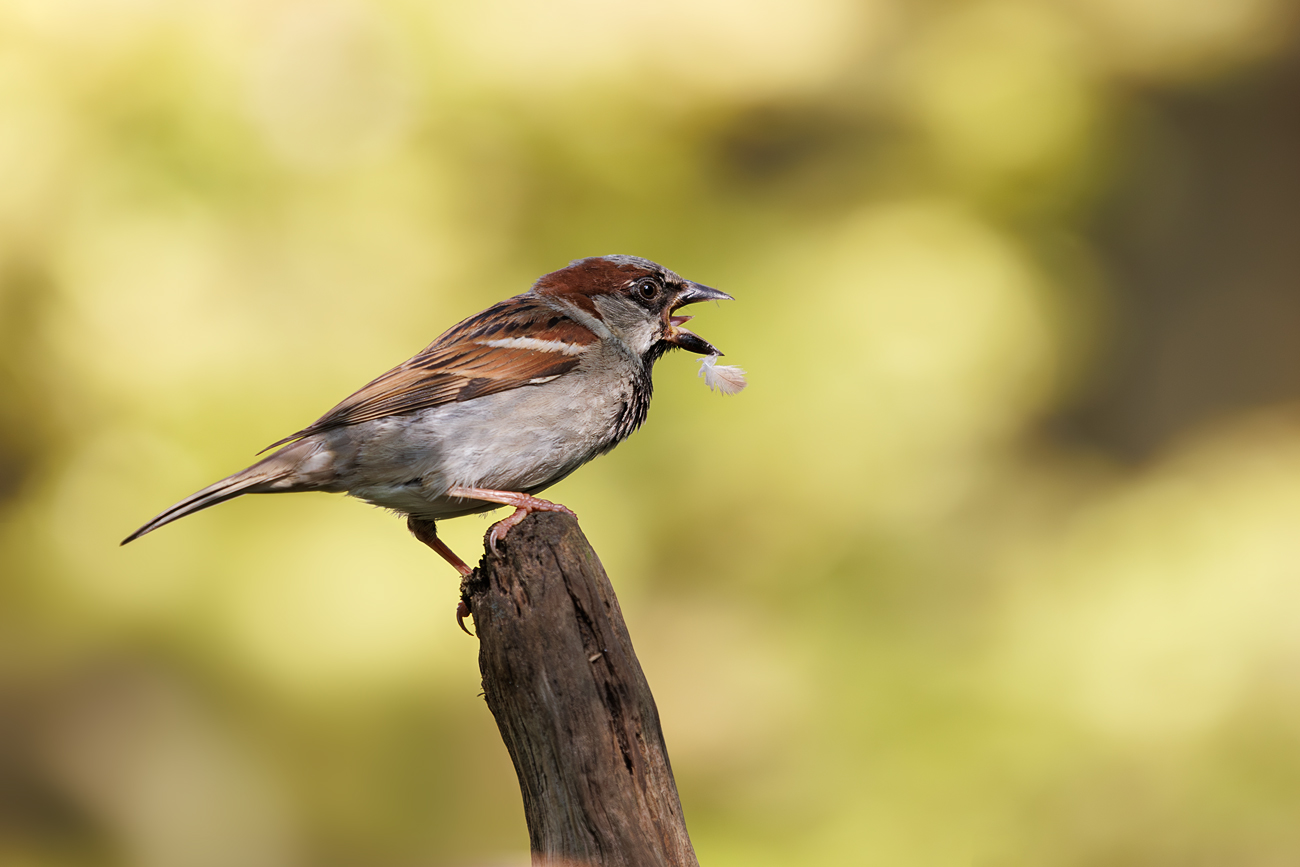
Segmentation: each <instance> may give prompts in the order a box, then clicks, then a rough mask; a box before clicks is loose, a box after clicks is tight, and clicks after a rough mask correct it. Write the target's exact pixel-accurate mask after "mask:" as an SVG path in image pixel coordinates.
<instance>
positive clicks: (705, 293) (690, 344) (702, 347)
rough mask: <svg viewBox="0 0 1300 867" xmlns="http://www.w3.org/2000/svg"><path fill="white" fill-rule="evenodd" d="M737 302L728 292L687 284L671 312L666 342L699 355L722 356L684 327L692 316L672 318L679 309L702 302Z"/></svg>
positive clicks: (714, 348) (707, 342)
mask: <svg viewBox="0 0 1300 867" xmlns="http://www.w3.org/2000/svg"><path fill="white" fill-rule="evenodd" d="M735 300H736V299H734V298H732V297H731V296H730V295H728V294H727V293H726V292H719V291H718V290H717V289H710V288H709V287H708V286H702V285H700V284H699V283H687V284H686V288H685V289H684V290H682V292H681V294H679V295H678V296H677V300H676V301H674V302H673V306H672V308H671V309H670V310H669V314H670V315H669V317H668V331H667V333H665V334H664V340H665V341H666V342H668V343H671V344H673V345H674V346H680V347H681V348H682V349H685V350H687V351H689V352H695V353H698V354H699V355H721V354H722V353H721V352H720V351H719V350H718V349H717V348H716V347H714V345H713V344H712V343H709V341H707V340H705V339H704V338H703V337H700V336H699V335H698V334H695V333H694V332H692V331H688V330H686V329H685V328H683V327H682V326H683V325H685V324H686V323H687V322H689V321H691V317H690V316H672V315H671V314H672V313H673V312H675V311H676V310H677V309H678V308H679V307H685V306H686V305H687V304H695V303H698V302H700V301H735Z"/></svg>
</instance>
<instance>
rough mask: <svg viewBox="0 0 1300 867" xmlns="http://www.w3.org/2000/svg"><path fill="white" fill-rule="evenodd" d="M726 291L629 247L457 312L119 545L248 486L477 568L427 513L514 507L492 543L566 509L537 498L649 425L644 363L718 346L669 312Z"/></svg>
mask: <svg viewBox="0 0 1300 867" xmlns="http://www.w3.org/2000/svg"><path fill="white" fill-rule="evenodd" d="M724 299H725V300H732V299H731V296H730V295H728V294H726V293H725V292H719V291H718V290H716V289H710V288H709V287H707V286H701V285H700V284H698V283H692V282H690V281H689V280H684V279H682V278H681V277H679V276H678V275H676V274H674V273H673V272H672V271H669V270H668V269H667V268H664V267H663V266H661V265H656V264H655V263H654V262H650V261H648V260H646V259H640V258H637V257H635V256H599V257H594V258H590V259H580V260H578V261H575V262H573V263H571V264H570V265H569V266H568V267H567V268H562V269H560V270H559V271H554V272H552V273H550V274H547V275H545V276H543V277H541V278H539V279H538V280H537V282H536V283H534V284H533V287H532V289H530V290H529V291H527V292H525V293H524V294H522V295H516V296H515V297H514V298H509V299H507V300H505V301H502V302H500V303H499V304H495V305H493V306H492V307H489V308H488V309H487V310H484V311H483V312H482V313H478V314H476V315H474V316H471V317H470V318H468V319H466V320H465V321H464V322H461V323H460V324H459V325H457V326H455V327H454V328H452V329H451V330H449V331H447V332H446V333H444V334H443V335H442V336H441V337H439V338H438V339H437V340H435V341H434V342H433V343H432V344H430V345H429V346H428V348H426V349H425V350H424V351H423V352H421V353H420V354H419V355H416V356H415V357H414V358H412V359H411V360H410V361H407V362H406V363H404V364H401V365H399V366H398V367H395V368H393V369H392V370H390V371H388V372H387V373H385V374H384V375H383V376H380V377H379V378H378V379H376V380H374V381H373V382H371V383H370V384H369V385H367V386H365V387H364V388H362V389H361V390H360V391H358V392H356V393H355V394H353V395H352V396H351V397H349V398H347V399H346V400H344V401H343V402H342V403H340V404H339V405H338V406H336V407H334V409H332V410H330V411H329V412H327V413H326V414H325V415H323V416H321V417H320V418H319V419H317V420H316V421H315V422H314V423H313V424H311V425H310V426H308V427H306V428H303V429H302V430H300V431H298V432H297V433H295V434H293V435H291V436H287V437H285V438H284V439H282V440H280V441H279V442H276V443H273V444H272V445H270V446H268V447H267V450H269V449H272V448H275V447H277V446H280V447H281V448H280V449H279V450H278V451H276V452H275V453H273V454H271V455H270V456H268V457H266V458H264V459H263V460H261V461H259V462H257V463H256V464H253V465H252V466H251V467H249V468H248V469H246V470H242V471H240V472H238V473H235V474H234V475H233V476H229V477H228V478H225V479H222V480H221V481H219V482H217V483H216V484H213V485H209V486H208V487H206V488H204V489H203V490H201V491H199V492H198V493H196V494H194V495H192V496H190V497H187V498H186V499H184V500H181V501H180V502H179V503H177V504H176V505H174V506H172V507H171V508H170V509H167V510H166V511H165V512H163V513H162V514H160V515H158V516H157V517H156V518H154V519H153V520H152V521H150V522H149V523H147V524H145V525H144V526H143V527H141V528H140V529H138V530H136V531H135V532H134V533H132V534H131V535H130V536H128V537H126V539H124V540H123V541H122V544H123V545H125V544H126V543H127V542H130V541H132V540H134V539H138V538H139V537H141V536H143V535H144V534H145V533H148V532H150V531H152V530H155V529H157V528H158V527H161V526H162V525H163V524H168V523H170V522H172V521H175V520H176V519H177V518H182V517H184V516H186V515H188V514H190V513H192V512H197V511H199V510H200V509H206V508H207V507H208V506H215V505H216V504H217V503H222V502H225V501H226V500H229V499H232V498H234V497H238V496H240V495H242V494H271V493H283V492H293V491H331V492H340V491H341V492H344V493H347V494H349V495H350V496H353V497H357V498H359V499H362V500H365V501H366V502H368V503H373V504H374V505H377V506H383V507H385V508H388V509H392V510H393V511H395V512H399V513H402V514H405V515H406V516H407V524H408V526H409V527H410V529H411V532H412V533H414V534H415V536H416V538H418V539H419V540H420V541H422V542H424V543H425V544H426V545H428V546H429V547H431V548H433V549H434V550H435V551H437V552H438V554H440V555H441V556H442V557H443V558H444V559H445V560H446V561H447V562H448V563H450V564H451V565H452V566H453V567H455V568H456V570H457V571H459V572H460V573H461V574H462V575H468V574H469V573H470V571H471V570H470V568H469V567H468V566H467V565H465V562H464V561H463V560H461V559H460V558H459V557H457V556H456V555H455V554H454V553H453V552H452V551H451V549H450V548H448V547H447V545H446V544H445V543H443V542H442V541H441V540H440V539H439V538H438V536H437V533H436V530H435V526H434V522H435V521H439V520H442V519H443V518H455V517H459V516H461V515H471V514H474V513H477V512H486V511H489V510H491V509H495V508H497V507H498V506H501V505H506V506H514V507H515V511H514V512H513V513H512V514H511V515H510V516H509V517H507V518H505V519H504V520H502V521H499V522H497V523H496V524H494V525H493V526H492V528H491V531H490V532H489V534H488V535H489V541H490V543H491V544H493V545H495V544H496V543H497V541H498V540H500V539H502V538H504V537H505V535H506V533H507V532H509V530H510V528H511V527H513V526H514V525H515V524H517V523H519V522H520V521H521V520H523V518H524V517H525V516H526V515H527V514H528V513H529V512H533V511H562V512H568V513H569V514H573V513H572V512H569V510H568V509H566V508H565V507H564V506H561V505H558V504H556V503H551V502H548V501H547V500H541V499H538V498H537V497H535V496H533V495H534V494H537V493H539V492H541V491H543V490H545V489H546V488H549V487H550V486H551V485H553V484H555V483H556V482H558V481H560V480H561V479H563V478H565V477H566V476H568V475H569V473H572V472H573V471H574V470H576V469H577V468H578V467H580V466H582V465H583V464H585V463H586V462H587V461H589V460H591V459H592V458H594V457H596V456H597V455H602V454H604V453H605V452H607V451H609V450H610V449H612V448H614V446H616V445H618V444H619V443H620V442H622V441H623V440H624V439H626V438H627V437H628V435H630V434H631V433H632V431H634V430H636V429H637V428H638V427H640V426H641V423H642V422H644V421H645V419H646V413H647V411H648V410H649V407H650V394H651V390H652V384H651V379H650V372H651V369H652V368H653V367H654V363H655V361H657V360H658V359H659V357H660V356H662V355H663V354H664V353H665V352H667V351H668V350H669V349H672V348H674V347H681V348H682V349H686V350H689V351H691V352H695V353H699V354H701V355H707V356H717V355H720V354H721V353H719V352H718V350H716V349H714V348H713V346H711V345H710V344H709V343H708V342H707V341H705V340H704V339H703V338H701V337H698V336H696V335H695V334H693V333H691V332H690V331H688V330H686V329H685V328H683V327H682V326H683V325H684V324H685V323H686V322H687V321H688V320H689V319H690V318H691V317H689V316H676V315H674V313H675V312H676V311H677V309H678V308H680V307H683V306H685V305H687V304H694V303H696V302H699V301H716V300H724ZM264 451H265V450H264Z"/></svg>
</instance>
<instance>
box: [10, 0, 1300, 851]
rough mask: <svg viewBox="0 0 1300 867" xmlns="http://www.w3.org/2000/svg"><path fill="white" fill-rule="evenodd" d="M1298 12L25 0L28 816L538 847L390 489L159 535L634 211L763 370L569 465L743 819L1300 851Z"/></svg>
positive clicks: (951, 846) (706, 766) (949, 843)
mask: <svg viewBox="0 0 1300 867" xmlns="http://www.w3.org/2000/svg"><path fill="white" fill-rule="evenodd" d="M1295 12H1296V10H1295V8H1294V5H1293V4H1288V3H1286V2H1284V0H1037V2H1034V0H971V2H955V0H954V2H925V3H914V2H907V0H759V2H752V3H741V2H723V0H691V2H688V0H660V2H655V3H648V2H645V3H622V2H599V0H552V2H549V3H545V4H543V3H528V2H511V0H486V2H480V3H473V4H471V3H451V2H425V0H0V375H2V376H3V395H2V396H3V400H2V401H0V516H2V517H3V530H2V531H0V533H2V535H0V545H2V550H0V563H3V565H2V566H0V570H2V571H3V579H2V580H0V863H3V864H4V865H6V867H8V865H14V867H65V865H67V867H72V865H76V867H81V865H87V867H89V865H140V867H209V865H211V867H218V865H221V867H224V865H246V867H298V865H304V867H313V865H358V867H361V865H365V867H381V865H393V867H399V865H400V867H407V865H514V864H524V863H527V836H526V833H525V829H524V826H523V819H522V812H521V808H520V806H519V796H518V790H517V788H516V783H515V780H514V776H513V773H512V770H511V768H510V764H509V760H508V757H507V756H506V753H505V750H504V748H503V747H502V745H501V743H500V741H499V740H498V738H497V734H496V731H495V728H494V726H493V723H492V720H491V717H490V716H489V714H488V712H487V710H486V708H485V707H484V705H483V702H482V700H481V699H480V698H478V696H477V694H478V691H479V689H478V677H477V667H476V660H475V655H476V651H477V645H476V643H475V642H474V641H473V640H471V639H468V638H466V637H465V636H464V635H462V634H461V633H460V632H459V631H457V630H456V628H455V625H454V622H453V619H452V613H453V609H454V606H455V602H456V596H457V591H456V586H457V580H456V576H455V575H454V574H453V573H452V571H451V570H450V569H448V568H447V567H446V566H445V565H444V564H442V563H441V562H439V561H438V560H436V558H434V557H432V556H431V555H430V553H429V552H428V551H427V550H425V549H424V548H423V547H422V546H420V545H418V544H417V543H415V542H414V541H413V540H412V539H410V538H409V537H408V536H407V534H406V532H405V529H404V527H403V525H402V522H401V521H399V520H397V519H395V518H394V517H392V516H390V515H388V514H385V513H383V512H381V511H378V510H375V509H371V508H368V507H366V506H364V505H361V504H359V503H357V502H354V501H350V500H346V499H344V498H341V497H330V496H325V495H300V496H295V497H283V498H280V497H250V498H246V499H244V500H240V501H236V502H234V503H231V504H227V505H223V506H221V507H220V508H218V509H214V510H212V511H210V512H205V513H203V514H201V515H199V516H196V517H192V518H188V519H186V520H185V521H183V522H181V523H179V524H177V525H175V526H171V527H168V528H167V529H166V530H164V531H162V532H159V533H157V534H155V535H152V536H149V537H147V538H145V539H144V540H143V541H141V542H139V543H136V544H133V545H131V546H129V547H127V548H122V549H119V548H118V547H117V542H118V540H119V539H120V538H122V537H123V536H125V535H126V534H127V533H128V532H130V531H131V530H132V529H134V528H135V527H136V526H138V525H139V524H140V523H142V522H143V521H144V520H145V519H147V518H148V517H149V516H151V515H153V514H154V513H156V512H158V511H159V510H160V509H162V508H163V507H165V506H167V505H168V504H170V503H171V502H173V501H175V500H177V499H179V498H180V497H182V496H184V495H186V494H189V493H190V492H191V491H193V490H195V489H197V488H199V487H201V486H203V485H205V484H207V483H208V482H210V481H213V480H215V479H216V478H218V477H221V476H223V475H225V474H227V473H229V472H231V471H233V470H235V469H238V468H240V467H242V466H244V465H245V464H247V463H248V462H249V461H250V459H251V457H252V454H253V453H254V452H255V451H257V449H259V448H261V447H262V446H263V445H265V444H266V443H269V442H271V441H273V440H275V439H277V438H279V437H280V436H283V435H284V434H286V433H288V432H290V431H293V430H295V429H297V428H299V427H301V426H303V425H304V424H305V423H307V422H310V421H311V420H312V419H314V418H315V417H316V416H318V415H319V414H320V413H321V412H323V411H324V410H325V409H328V408H329V407H330V406H332V405H333V404H334V403H335V402H336V401H337V400H338V399H340V398H341V397H343V396H344V395H346V394H348V393H349V392H350V391H351V390H352V389H354V388H355V387H357V386H359V385H360V384H362V383H364V382H365V381H367V380H368V379H370V378H371V377H372V376H374V375H375V374H377V373H379V372H380V371H382V370H385V369H387V368H388V367H390V366H392V365H393V364H395V363H397V362H400V361H401V360H403V359H404V358H406V357H408V356H409V355H410V354H412V353H413V352H415V351H416V350H418V349H419V348H420V347H422V346H423V345H424V344H426V343H427V342H428V341H429V340H430V339H432V338H433V337H434V336H435V335H436V334H438V333H439V332H441V331H442V330H443V329H444V328H445V327H447V326H448V325H450V324H452V323H453V322H455V321H456V320H458V319H460V318H461V317H463V316H466V315H468V314H470V313H473V312H475V311H477V310H479V309H481V308H483V307H485V306H487V305H488V304H490V303H492V302H494V301H496V300H499V299H500V298H502V297H505V296H507V295H510V294H514V293H516V292H519V291H522V290H523V289H525V288H526V287H527V286H528V284H529V282H530V281H531V280H532V279H533V278H534V277H536V276H537V275H538V274H541V273H543V272H545V271H549V270H552V269H555V268H558V267H561V266H563V265H564V264H565V263H567V262H568V261H569V260H570V259H573V258H577V257H581V256H587V255H597V254H603V253H611V252H620V253H633V254H637V255H642V256H647V257H650V258H653V259H656V260H658V261H661V262H663V263H664V264H666V265H668V266H669V267H671V268H673V269H675V270H677V271H679V272H681V273H683V274H684V275H686V276H688V277H690V278H692V279H696V280H699V281H701V282H704V283H707V284H709V285H714V286H717V287H719V288H722V289H724V290H726V291H728V292H731V293H732V294H734V295H735V296H736V298H737V301H736V302H735V303H734V304H726V305H719V306H717V307H710V308H705V309H702V310H700V311H699V316H698V319H697V322H696V325H697V326H698V329H697V330H698V331H699V332H700V333H702V334H703V335H705V336H706V337H708V338H709V339H711V340H712V341H714V342H715V343H716V344H717V345H719V346H720V347H722V348H723V349H724V350H725V351H726V352H727V353H728V356H729V360H730V361H733V362H734V363H737V364H740V365H742V366H744V367H746V368H747V370H748V371H749V378H750V383H751V385H750V388H749V389H748V390H747V391H746V392H745V393H744V394H743V395H741V396H739V397H735V398H727V399H724V398H722V397H719V396H718V395H715V394H711V393H709V392H708V391H706V389H705V388H704V386H703V384H702V382H701V381H700V380H698V379H697V378H696V377H695V370H696V366H695V364H694V363H693V361H692V359H691V358H690V357H688V356H686V355H685V354H684V353H678V354H674V355H671V356H669V357H667V358H666V359H664V360H663V361H662V362H660V364H659V368H658V370H657V371H656V373H657V384H658V392H657V395H656V398H655V405H654V407H653V410H652V412H651V418H650V422H649V424H648V426H647V427H646V429H645V430H643V431H641V432H640V433H638V434H637V435H636V436H635V437H633V438H632V440H631V441H629V442H628V443H627V444H625V445H624V446H622V447H620V449H619V450H617V451H616V452H614V453H613V454H612V455H610V456H608V457H606V458H603V459H601V460H600V461H598V462H597V463H595V464H594V465H592V466H590V467H588V468H586V469H585V470H583V471H581V472H579V473H578V474H577V475H576V476H575V477H573V478H572V479H570V480H568V481H566V482H564V483H563V484H562V485H560V486H558V487H557V488H555V489H553V491H552V494H554V496H555V498H557V499H559V500H561V501H563V502H565V503H566V504H568V505H569V506H571V507H573V508H574V510H575V511H577V512H578V514H579V515H580V516H581V518H582V523H583V527H584V529H585V530H586V532H587V534H588V536H589V537H590V539H591V540H592V542H593V544H594V545H595V547H596V548H597V550H598V551H599V552H600V554H601V556H602V558H603V560H604V563H605V565H606V567H607V569H608V570H609V572H610V574H611V576H612V578H613V580H614V584H615V586H616V588H617V590H618V591H619V593H620V597H621V600H622V605H623V610H624V612H625V614H626V616H627V619H628V622H629V626H630V628H631V631H632V634H633V637H634V639H635V641H636V644H637V649H638V652H639V655H640V657H641V661H642V663H643V665H644V667H645V669H646V672H647V674H648V676H649V679H650V682H651V685H652V687H653V688H654V689H655V694H656V696H657V698H658V701H659V707H660V712H661V715H662V718H663V723H664V729H665V732H666V736H667V739H668V745H669V748H670V751H671V754H672V759H673V766H674V769H675V771H676V774H677V781H678V786H679V788H680V790H681V795H682V800H683V803H684V806H685V809H686V815H687V819H688V822H689V826H690V829H691V831H692V835H693V838H694V841H695V843H696V847H697V849H698V852H699V854H700V859H701V861H702V862H703V863H705V864H707V865H711V867H740V865H745V867H767V865H772V867H775V865H791V864H798V865H828V867H840V865H858V864H861V865H882V867H886V865H888V867H905V865H970V864H976V865H1026V867H1028V865H1035V867H1036V865H1180V867H1181V865H1193V864H1205V865H1211V864H1213V865H1220V864H1232V865H1269V867H1272V865H1288V864H1296V863H1300V414H1298V413H1297V401H1300V350H1298V349H1297V347H1300V336H1297V329H1298V328H1300V311H1298V310H1297V304H1298V303H1300V302H1298V301H1297V299H1298V298H1300V258H1297V256H1296V255H1295V254H1294V252H1293V250H1294V249H1296V248H1300V209H1298V208H1297V207H1296V205H1295V203H1296V201H1297V200H1300V187H1298V186H1297V183H1296V176H1297V172H1300V114H1298V112H1300V73H1297V68H1300V60H1297V58H1298V57H1300V49H1298V48H1297V38H1296V28H1295V18H1296V16H1295ZM486 526H487V522H486V521H485V520H483V519H481V518H466V519H462V520H460V521H456V522H451V523H448V524H446V525H445V526H444V533H445V536H446V538H448V540H449V541H450V542H451V544H452V546H453V547H454V548H456V549H457V550H459V551H461V552H462V554H463V555H466V556H469V557H470V559H472V558H473V556H476V551H477V548H478V545H479V539H480V537H481V535H482V533H483V531H484V529H485V528H486Z"/></svg>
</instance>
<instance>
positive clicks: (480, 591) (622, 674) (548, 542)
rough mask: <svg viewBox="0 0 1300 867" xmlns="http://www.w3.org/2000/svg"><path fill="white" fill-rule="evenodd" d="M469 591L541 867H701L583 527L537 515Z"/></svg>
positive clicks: (489, 687)
mask: <svg viewBox="0 0 1300 867" xmlns="http://www.w3.org/2000/svg"><path fill="white" fill-rule="evenodd" d="M501 549H502V550H500V551H498V552H494V551H491V550H489V551H488V553H487V555H486V556H485V557H484V558H483V561H482V563H481V564H480V565H479V568H478V569H476V570H475V571H474V573H473V574H472V575H470V576H468V577H467V578H466V579H465V581H464V583H463V585H462V588H461V590H462V594H463V598H464V600H465V602H466V604H467V605H468V606H469V608H470V611H471V612H472V614H473V615H474V627H475V632H476V633H477V634H478V637H479V642H480V644H479V669H480V670H481V671H482V673H483V693H484V696H485V697H486V699H487V705H488V708H489V709H490V710H491V711H492V715H493V716H494V717H496V721H497V727H498V728H499V729H500V730H501V739H502V740H503V741H505V745H506V749H507V750H509V751H510V758H511V759H512V760H513V761H514V764H515V772H516V773H517V774H518V775H519V788H520V789H521V791H522V792H523V798H524V816H525V818H526V819H527V822H528V839H529V844H530V845H531V847H532V852H533V864H534V865H547V867H558V865H566V867H567V865H575V867H576V865H583V867H587V865H593V867H595V865H599V867H623V865H626V867H650V865H665V867H667V865H672V867H698V865H699V862H698V861H697V860H696V858H695V851H694V850H693V849H692V848H691V841H690V837H689V836H688V835H687V833H686V823H685V821H684V820H683V818H682V806H681V802H680V800H679V799H678V797H677V785H676V783H675V782H674V781H673V773H672V768H671V766H670V765H669V763H668V751H667V749H666V748H665V747H664V739H663V733H662V731H661V730H660V728H659V712H658V710H657V709H656V708H655V702H654V696H653V695H651V693H650V686H649V684H647V683H646V679H645V675H644V674H643V673H642V672H641V665H640V663H639V662H637V658H636V653H635V652H634V651H633V649H632V640H631V638H630V637H629V636H628V632H627V626H626V624H624V622H623V614H622V612H621V611H620V610H619V607H618V599H617V598H616V597H615V596H614V590H613V588H612V587H611V586H610V583H609V578H608V577H607V576H606V575H605V570H604V568H603V567H602V566H601V565H600V560H599V559H598V558H597V557H596V552H595V551H593V550H592V548H591V545H590V544H589V543H588V542H587V539H586V537H585V536H583V534H582V530H581V529H579V527H578V522H577V521H575V520H574V519H573V518H571V517H569V516H568V515H563V514H560V513H556V512H536V513H534V514H532V515H530V516H529V517H528V518H526V519H525V520H524V521H523V522H522V523H520V524H519V525H518V526H516V527H515V528H514V529H512V530H511V531H510V535H509V536H508V537H507V538H506V540H505V541H504V542H502V543H501Z"/></svg>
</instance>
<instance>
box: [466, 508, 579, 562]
mask: <svg viewBox="0 0 1300 867" xmlns="http://www.w3.org/2000/svg"><path fill="white" fill-rule="evenodd" d="M528 499H530V500H532V501H533V502H531V503H528V504H526V505H520V506H516V507H515V510H514V512H512V513H511V514H510V515H509V516H508V517H505V518H502V519H501V520H500V521H497V522H496V523H495V524H493V525H492V527H491V529H489V530H488V544H489V545H491V546H492V550H493V551H498V550H500V548H498V546H497V543H498V542H500V541H501V540H502V539H504V538H505V537H506V533H509V532H510V529H511V528H512V527H514V526H515V525H516V524H518V523H519V522H520V521H522V520H523V519H524V518H527V517H528V516H529V515H531V514H532V513H533V512H563V513H564V514H566V515H568V516H569V517H571V518H576V517H578V516H577V515H575V514H573V510H572V509H570V508H569V507H568V506H562V505H560V504H559V503H552V502H551V501H550V500H539V499H537V498H536V497H529V498H528Z"/></svg>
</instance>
